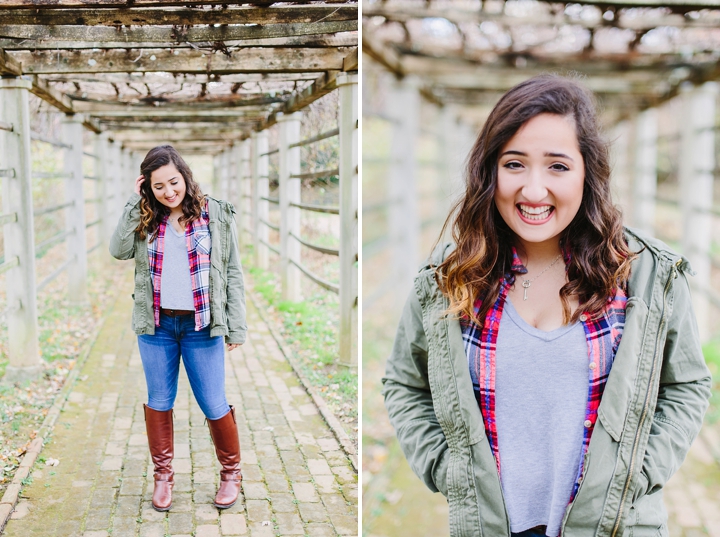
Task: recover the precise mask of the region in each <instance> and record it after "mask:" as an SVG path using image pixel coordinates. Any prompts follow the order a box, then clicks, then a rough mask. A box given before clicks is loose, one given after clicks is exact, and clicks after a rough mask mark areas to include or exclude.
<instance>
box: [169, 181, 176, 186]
mask: <svg viewBox="0 0 720 537" xmlns="http://www.w3.org/2000/svg"><path fill="white" fill-rule="evenodd" d="M170 184H171V185H173V186H174V185H176V184H178V182H177V181H175V182H174V183H170Z"/></svg>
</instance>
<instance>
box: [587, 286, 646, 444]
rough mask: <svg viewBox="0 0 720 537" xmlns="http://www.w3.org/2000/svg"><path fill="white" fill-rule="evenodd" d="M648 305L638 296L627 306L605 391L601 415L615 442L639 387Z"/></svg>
mask: <svg viewBox="0 0 720 537" xmlns="http://www.w3.org/2000/svg"><path fill="white" fill-rule="evenodd" d="M647 315H648V308H647V305H646V304H645V302H644V301H643V300H642V299H640V298H637V297H632V298H630V299H628V301H627V304H626V306H625V326H624V328H623V337H622V339H621V340H620V344H619V346H618V349H617V353H616V354H615V359H614V361H613V364H612V368H611V369H610V375H609V376H608V381H607V384H606V385H605V391H604V393H603V397H602V401H601V403H600V407H599V408H598V418H599V419H600V421H601V422H602V425H603V427H604V428H605V430H606V431H607V432H608V434H609V435H610V436H611V437H612V439H613V440H615V442H619V441H620V438H621V436H622V432H623V428H624V426H625V419H626V418H627V413H628V409H629V408H630V404H631V403H632V400H633V396H634V395H635V391H636V389H637V388H636V384H637V377H638V366H639V358H640V354H641V351H642V344H643V341H642V340H643V337H642V335H643V334H644V333H645V325H646V323H647Z"/></svg>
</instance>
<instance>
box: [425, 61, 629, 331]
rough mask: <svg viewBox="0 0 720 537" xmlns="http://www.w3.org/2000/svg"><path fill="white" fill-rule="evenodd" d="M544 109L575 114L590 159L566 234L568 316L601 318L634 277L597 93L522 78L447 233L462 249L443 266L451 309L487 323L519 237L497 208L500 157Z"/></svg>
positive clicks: (490, 133)
mask: <svg viewBox="0 0 720 537" xmlns="http://www.w3.org/2000/svg"><path fill="white" fill-rule="evenodd" d="M544 113H549V114H557V115H560V116H565V117H568V118H571V119H572V120H574V123H575V128H576V134H577V139H578V144H579V146H580V153H581V154H582V157H583V160H584V161H585V187H584V189H583V199H582V203H581V205H580V209H579V210H578V213H577V215H575V218H574V219H573V221H572V222H571V223H570V224H569V225H568V227H567V228H565V230H564V231H563V232H562V234H561V237H560V243H561V245H562V247H563V249H566V250H569V253H570V263H569V265H568V267H567V279H568V281H567V283H566V284H565V285H564V286H563V287H562V288H561V289H560V300H561V301H562V305H563V322H564V323H565V324H567V323H569V322H576V321H577V319H578V317H579V316H580V314H581V313H582V312H587V313H588V314H590V316H591V317H595V316H597V315H598V314H600V313H601V312H602V311H603V309H604V308H605V306H606V305H607V302H608V300H609V299H610V298H611V297H612V296H614V294H615V292H616V290H617V288H618V286H623V287H624V286H625V285H626V283H627V279H628V277H629V275H630V261H631V260H632V258H633V256H632V255H631V252H630V251H629V249H628V246H627V244H626V242H625V239H624V237H623V226H622V219H621V215H620V212H619V210H618V209H617V208H616V207H615V206H614V205H613V203H612V199H611V194H610V163H609V157H608V144H607V142H606V141H605V140H604V139H603V137H602V135H601V132H600V127H599V125H598V120H597V111H596V105H595V99H594V97H593V95H592V93H591V92H590V91H589V90H587V89H585V88H584V87H583V86H582V85H580V84H579V83H577V82H576V81H574V80H572V79H569V78H565V77H561V76H558V75H540V76H536V77H533V78H531V79H529V80H526V81H525V82H522V83H521V84H518V85H517V86H515V87H514V88H512V89H511V90H510V91H508V92H507V93H506V94H505V95H504V96H503V97H502V98H501V99H500V101H499V102H498V103H497V105H495V108H494V109H493V110H492V112H491V113H490V116H489V117H488V119H487V121H486V122H485V125H484V126H483V128H482V131H481V132H480V135H479V136H478V139H477V141H476V142H475V145H474V146H473V149H472V151H471V152H470V155H469V157H468V163H467V170H466V188H465V195H464V196H463V197H462V199H460V200H459V201H458V202H457V203H456V205H455V207H454V208H453V210H452V211H451V213H450V216H448V218H447V220H446V221H445V224H444V226H443V231H442V233H441V235H440V237H442V236H443V235H444V234H445V230H446V229H447V228H448V226H450V225H452V237H453V240H454V242H455V244H456V248H455V250H453V251H452V252H451V253H450V254H449V255H448V256H447V257H446V259H445V260H444V261H443V262H442V263H441V264H440V265H439V266H438V267H437V269H438V270H437V271H436V278H437V281H438V284H439V286H440V289H441V290H442V292H443V293H444V294H445V295H446V296H447V297H448V298H449V300H450V307H449V309H448V311H447V313H448V314H455V315H459V316H460V317H463V318H469V319H472V320H473V321H474V322H476V323H478V324H481V325H482V322H481V319H485V316H486V315H487V312H488V310H489V309H490V308H491V307H492V305H493V303H494V302H495V298H494V297H496V296H498V294H499V292H500V286H501V285H502V280H503V278H504V275H505V274H507V273H509V272H510V267H511V266H512V248H511V247H512V246H513V245H514V244H517V241H516V237H515V234H514V233H513V232H512V231H511V230H510V228H509V227H508V225H507V224H506V223H505V221H504V220H503V219H502V217H501V216H500V213H499V212H498V210H497V207H496V206H495V201H494V197H495V189H496V187H497V177H498V172H497V169H498V157H499V153H500V150H501V149H502V148H503V147H504V146H505V144H507V142H508V141H509V140H510V139H511V138H512V137H513V136H514V135H515V133H516V132H517V131H518V130H519V129H520V127H522V126H523V125H524V124H525V123H526V122H527V121H528V120H530V119H532V118H533V117H535V116H537V115H539V114H544ZM453 215H455V216H454V219H453ZM440 240H441V239H438V242H439V241H440ZM573 296H575V297H577V298H578V300H579V303H580V307H579V308H578V309H577V310H576V311H575V312H571V306H570V298H571V297H573ZM486 297H491V298H490V299H489V300H485V298H486ZM477 298H480V299H482V306H481V308H480V310H479V311H478V313H477V314H476V313H475V311H474V307H473V306H474V302H475V300H476V299H477Z"/></svg>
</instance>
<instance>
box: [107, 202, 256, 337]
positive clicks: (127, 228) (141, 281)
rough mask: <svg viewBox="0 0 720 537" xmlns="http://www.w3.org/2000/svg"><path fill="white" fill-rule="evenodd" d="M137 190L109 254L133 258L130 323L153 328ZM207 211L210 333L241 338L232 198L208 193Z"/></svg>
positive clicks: (241, 295) (147, 330) (142, 330)
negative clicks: (217, 196)
mask: <svg viewBox="0 0 720 537" xmlns="http://www.w3.org/2000/svg"><path fill="white" fill-rule="evenodd" d="M140 199H141V198H140V196H139V195H138V194H133V195H132V196H130V199H129V200H128V202H127V203H126V204H125V209H124V211H123V214H122V216H121V217H120V220H119V221H118V225H117V228H116V229H115V233H113V236H112V238H111V239H110V254H112V256H113V257H116V258H117V259H131V258H133V257H134V258H135V292H134V293H133V299H134V300H135V306H134V308H133V317H132V327H133V330H135V333H136V334H148V335H153V334H155V316H154V312H153V286H152V279H151V277H150V264H149V260H148V248H147V239H140V238H139V237H138V234H137V233H135V229H136V228H137V226H138V224H139V223H140ZM207 200H208V213H209V216H210V236H211V237H212V250H211V251H210V335H211V336H213V337H215V336H225V342H226V343H244V342H245V337H246V334H247V326H246V324H245V285H244V283H243V275H242V268H241V267H240V254H239V252H238V247H237V245H238V240H237V230H236V229H235V217H234V216H233V214H234V213H235V210H234V209H233V206H232V204H230V203H228V202H226V201H220V200H216V199H214V198H211V197H210V196H207Z"/></svg>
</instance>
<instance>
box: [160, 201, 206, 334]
mask: <svg viewBox="0 0 720 537" xmlns="http://www.w3.org/2000/svg"><path fill="white" fill-rule="evenodd" d="M167 220H168V217H167V216H166V217H165V218H163V220H162V221H161V222H160V225H159V226H158V233H157V237H156V238H155V240H154V241H153V242H148V259H149V262H150V276H151V279H152V283H153V310H154V315H155V326H160V287H161V282H162V279H161V278H162V265H163V256H164V252H165V231H166V229H167ZM148 240H149V239H148ZM185 240H186V244H187V251H188V261H189V263H190V281H191V283H192V293H193V303H194V307H195V330H202V329H203V328H205V327H206V326H208V325H209V324H210V251H211V237H210V216H209V214H208V206H207V202H205V206H204V207H203V209H202V212H201V214H200V218H198V219H197V220H194V221H193V222H192V223H190V224H187V225H186V226H185Z"/></svg>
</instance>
